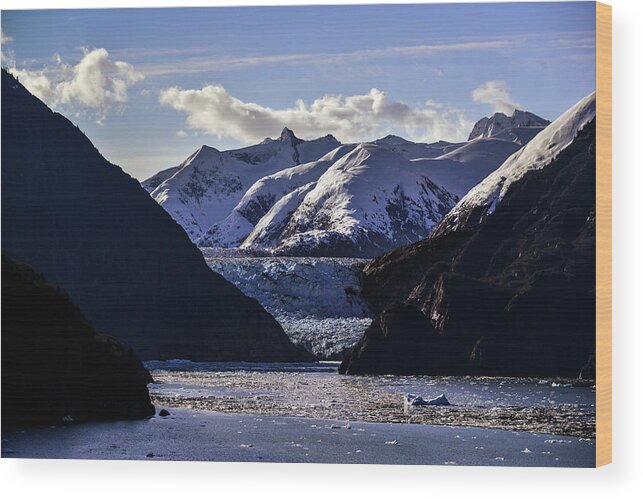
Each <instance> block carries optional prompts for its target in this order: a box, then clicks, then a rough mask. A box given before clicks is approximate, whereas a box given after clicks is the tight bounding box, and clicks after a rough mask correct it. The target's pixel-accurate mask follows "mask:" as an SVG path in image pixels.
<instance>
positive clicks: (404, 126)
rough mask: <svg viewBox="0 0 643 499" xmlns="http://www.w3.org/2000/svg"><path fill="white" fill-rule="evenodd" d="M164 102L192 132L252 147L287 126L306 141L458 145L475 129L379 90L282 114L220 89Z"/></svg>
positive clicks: (165, 93) (456, 116) (172, 93)
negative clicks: (331, 138) (385, 138)
mask: <svg viewBox="0 0 643 499" xmlns="http://www.w3.org/2000/svg"><path fill="white" fill-rule="evenodd" d="M159 100H160V102H161V103H162V104H164V105H167V106H170V107H172V108H173V109H175V110H177V111H179V112H182V113H185V114H186V116H187V118H186V122H187V126H188V127H189V128H191V129H194V130H199V131H201V132H204V133H207V134H211V135H216V136H217V137H219V138H223V137H231V138H234V139H238V140H242V141H248V142H252V141H258V140H261V139H263V138H265V137H267V136H274V135H275V134H278V133H279V131H280V130H281V128H283V127H284V126H288V127H289V128H291V129H293V130H294V131H295V133H296V134H297V135H299V136H301V137H302V138H314V137H319V136H321V135H325V134H328V133H332V134H333V135H335V136H336V137H337V138H338V139H339V140H341V141H344V142H346V141H362V140H372V139H374V138H376V137H378V136H381V135H383V134H388V133H392V132H393V133H401V134H403V135H406V136H407V137H409V138H411V139H413V140H437V139H446V140H449V139H453V140H459V139H462V137H464V136H465V135H466V134H467V133H468V131H469V129H470V127H471V126H472V123H471V122H470V121H468V120H467V119H466V118H465V117H464V114H463V113H462V112H461V111H458V110H454V109H449V108H439V107H437V106H436V103H434V102H433V101H427V102H426V103H425V104H424V105H422V106H420V107H411V106H408V105H407V104H405V103H403V102H400V101H394V100H391V99H389V98H388V97H387V95H386V94H385V93H384V92H383V91H381V90H378V89H377V88H373V89H371V90H370V92H368V93H366V94H363V95H351V96H343V95H325V96H323V97H321V98H318V99H316V100H314V101H313V102H312V103H311V104H310V105H306V103H304V101H303V100H301V99H299V100H297V101H296V102H295V105H294V106H293V107H287V108H282V109H273V108H270V107H266V106H262V105H260V104H256V103H253V102H244V101H242V100H240V99H237V98H236V97H233V96H232V95H230V94H229V93H228V92H227V91H226V89H225V88H224V87H223V86H221V85H207V86H205V87H203V88H202V89H200V90H183V89H181V88H178V87H172V88H167V89H164V90H162V91H161V93H160V97H159Z"/></svg>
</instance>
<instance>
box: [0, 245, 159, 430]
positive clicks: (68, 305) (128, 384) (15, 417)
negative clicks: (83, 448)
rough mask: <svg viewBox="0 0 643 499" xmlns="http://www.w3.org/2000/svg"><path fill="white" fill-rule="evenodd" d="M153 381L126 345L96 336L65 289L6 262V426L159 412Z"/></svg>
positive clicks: (3, 392)
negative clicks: (152, 396)
mask: <svg viewBox="0 0 643 499" xmlns="http://www.w3.org/2000/svg"><path fill="white" fill-rule="evenodd" d="M151 381H152V378H151V376H150V374H149V373H148V372H147V370H146V369H145V368H144V367H143V365H142V364H141V363H140V361H139V360H138V358H137V357H136V355H135V354H134V353H133V351H132V350H131V349H129V348H126V347H124V346H123V345H121V344H120V343H119V342H117V341H116V340H114V339H113V338H110V337H109V336H105V335H102V334H98V333H97V332H96V331H95V330H94V329H93V327H92V326H91V325H90V324H89V323H88V322H87V321H86V320H85V318H84V317H83V315H82V313H81V312H80V310H79V309H78V307H76V306H75V305H74V304H73V303H72V302H71V301H70V300H69V298H68V296H67V295H66V294H65V293H64V292H63V291H61V290H59V289H56V288H54V287H52V286H51V285H49V284H47V283H46V282H45V281H44V280H43V279H42V277H40V276H39V275H37V274H36V273H35V272H33V270H32V269H30V268H29V267H27V266H26V265H23V264H19V263H17V262H16V261H14V260H12V259H10V258H7V257H4V256H3V257H2V423H3V425H5V424H20V425H23V424H51V423H59V422H61V421H62V420H63V418H64V420H67V421H69V420H70V418H71V419H72V420H73V421H83V420H94V419H117V418H118V419H123V418H140V417H146V416H151V415H153V414H154V406H153V405H152V404H151V402H150V397H149V393H148V390H147V383H150V382H151Z"/></svg>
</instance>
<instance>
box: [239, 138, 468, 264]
mask: <svg viewBox="0 0 643 499" xmlns="http://www.w3.org/2000/svg"><path fill="white" fill-rule="evenodd" d="M304 191H307V192H304ZM304 193H305V196H304V197H303V200H302V201H301V203H300V204H299V205H298V206H296V208H295V209H294V210H293V208H294V205H296V204H297V202H296V201H297V198H300V197H301V196H302V195H303V194H304ZM456 199H457V198H456V197H455V196H453V195H452V194H451V193H449V192H448V191H446V190H444V189H442V188H440V187H438V186H437V185H435V184H434V183H433V182H432V181H431V179H430V178H429V177H428V176H427V175H426V173H425V172H424V168H423V167H422V165H419V164H416V163H413V162H411V161H408V160H406V159H405V158H403V157H402V156H400V155H399V154H396V153H393V152H391V151H390V150H388V149H386V148H384V147H381V146H378V145H375V144H360V145H358V146H357V147H355V148H354V149H353V150H352V151H351V152H349V153H348V154H346V155H344V156H342V157H341V158H340V159H339V160H338V161H336V162H335V163H334V164H333V165H332V166H331V167H330V168H328V169H327V170H326V172H325V173H324V174H323V175H322V176H321V177H320V178H319V180H318V181H317V182H316V184H315V185H314V186H310V185H308V186H306V188H304V189H302V191H300V192H298V193H296V194H295V195H293V196H292V197H290V198H288V199H286V200H284V202H283V203H281V204H279V206H275V207H274V209H273V210H271V212H269V214H268V215H266V216H267V217H268V216H270V218H271V220H266V221H265V222H264V221H263V220H262V221H260V222H259V224H257V226H258V227H259V226H260V227H261V228H260V229H259V230H258V231H256V232H254V233H253V235H252V236H253V237H252V240H249V241H247V242H245V243H244V244H243V245H242V246H241V247H242V248H243V249H252V250H270V251H273V252H275V253H277V254H291V255H318V256H320V255H334V256H357V255H360V256H372V255H376V254H378V253H381V252H382V251H385V250H387V249H391V248H394V247H396V246H399V245H402V244H406V243H409V242H414V241H417V240H419V239H421V238H423V237H426V236H427V235H428V233H429V232H430V230H431V229H432V228H433V226H434V225H435V224H436V223H437V222H439V221H440V220H441V219H442V217H443V216H444V214H445V213H446V212H447V211H448V210H449V209H450V208H451V207H452V206H453V205H454V204H455V201H456ZM266 235H267V236H268V237H265V236H266Z"/></svg>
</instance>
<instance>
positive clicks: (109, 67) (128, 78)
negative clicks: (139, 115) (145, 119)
mask: <svg viewBox="0 0 643 499" xmlns="http://www.w3.org/2000/svg"><path fill="white" fill-rule="evenodd" d="M53 57H54V61H55V63H56V65H55V66H52V67H44V68H43V69H40V70H30V69H17V68H15V67H14V68H11V72H12V73H14V74H15V75H16V76H17V77H18V78H19V79H20V82H21V83H22V84H23V85H24V86H25V87H27V89H28V90H29V91H30V92H32V93H33V94H34V95H36V96H37V97H39V98H41V99H42V100H43V101H45V102H46V103H47V104H49V105H51V106H54V107H71V108H75V109H78V108H80V109H84V108H89V109H91V110H93V111H95V112H96V114H97V116H98V120H99V121H101V120H102V119H104V118H105V116H106V114H107V112H108V111H109V109H110V108H111V107H112V106H113V105H115V104H123V103H124V102H126V101H127V90H128V88H129V87H130V86H132V85H134V84H135V83H137V82H139V81H141V80H142V79H143V75H142V74H141V73H139V72H138V71H136V70H135V69H134V67H133V66H132V65H130V64H128V63H126V62H123V61H114V60H112V59H110V57H109V53H108V52H107V50H105V49H104V48H97V49H93V50H85V51H84V55H83V58H82V59H81V60H80V62H79V63H78V64H76V65H75V66H72V65H69V64H65V63H63V62H62V59H61V58H60V56H59V55H58V54H54V56H53Z"/></svg>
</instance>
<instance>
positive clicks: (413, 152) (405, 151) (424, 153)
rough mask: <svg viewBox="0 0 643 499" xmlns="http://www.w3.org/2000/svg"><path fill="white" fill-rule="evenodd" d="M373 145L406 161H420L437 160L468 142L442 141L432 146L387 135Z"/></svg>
mask: <svg viewBox="0 0 643 499" xmlns="http://www.w3.org/2000/svg"><path fill="white" fill-rule="evenodd" d="M373 144H376V145H378V146H381V147H384V148H386V149H388V150H390V151H393V152H394V153H397V154H400V155H402V156H404V157H405V158H406V159H418V158H437V157H438V156H442V155H444V154H446V153H448V152H449V151H452V150H454V149H457V148H458V147H460V146H462V145H463V144H466V142H456V143H454V142H446V141H444V140H440V141H438V142H433V143H431V144H424V143H422V142H411V141H410V140H406V139H403V138H402V137H398V136H397V135H387V136H386V137H383V138H381V139H377V140H375V141H373Z"/></svg>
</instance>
